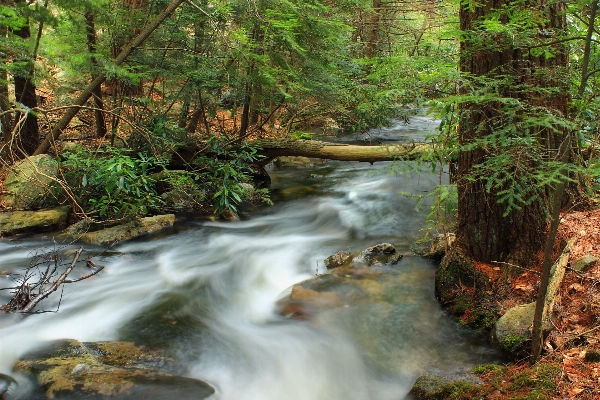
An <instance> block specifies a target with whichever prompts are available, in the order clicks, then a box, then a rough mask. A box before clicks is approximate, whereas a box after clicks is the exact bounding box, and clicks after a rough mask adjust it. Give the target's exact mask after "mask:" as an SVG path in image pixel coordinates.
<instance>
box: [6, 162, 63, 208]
mask: <svg viewBox="0 0 600 400" xmlns="http://www.w3.org/2000/svg"><path fill="white" fill-rule="evenodd" d="M57 175H58V163H57V162H56V160H55V159H54V158H52V157H51V156H49V155H47V154H41V155H39V156H32V157H28V158H26V159H24V160H21V161H19V162H18V163H16V164H15V165H13V166H12V168H11V169H10V172H9V173H8V176H7V178H6V181H5V182H4V190H5V191H6V193H5V194H4V195H3V196H2V198H1V199H0V200H1V201H2V203H3V204H4V206H5V207H7V208H17V209H32V208H37V207H44V206H46V207H47V206H51V205H52V204H55V200H54V198H53V197H52V195H51V193H50V190H51V189H52V187H53V186H54V183H55V179H56V177H57Z"/></svg>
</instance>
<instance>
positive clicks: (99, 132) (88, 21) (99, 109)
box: [85, 11, 106, 138]
mask: <svg viewBox="0 0 600 400" xmlns="http://www.w3.org/2000/svg"><path fill="white" fill-rule="evenodd" d="M85 28H86V36H87V46H88V51H89V52H90V61H91V63H92V80H94V79H95V78H96V76H97V75H98V72H99V70H100V68H99V66H98V60H97V59H96V56H95V54H96V26H95V23H94V13H93V12H91V11H89V12H87V13H86V14H85ZM92 96H93V98H94V108H96V110H94V119H95V120H96V136H97V137H99V138H103V137H104V136H106V121H105V120H104V101H103V99H102V85H99V86H98V87H97V88H95V89H94V91H93V93H92Z"/></svg>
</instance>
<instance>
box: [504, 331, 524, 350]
mask: <svg viewBox="0 0 600 400" xmlns="http://www.w3.org/2000/svg"><path fill="white" fill-rule="evenodd" d="M523 340H524V338H523V337H522V336H520V335H507V336H506V337H505V338H504V340H503V341H502V347H503V348H504V349H505V350H506V351H508V352H509V353H512V352H514V351H515V350H516V349H517V347H519V346H520V345H521V343H523Z"/></svg>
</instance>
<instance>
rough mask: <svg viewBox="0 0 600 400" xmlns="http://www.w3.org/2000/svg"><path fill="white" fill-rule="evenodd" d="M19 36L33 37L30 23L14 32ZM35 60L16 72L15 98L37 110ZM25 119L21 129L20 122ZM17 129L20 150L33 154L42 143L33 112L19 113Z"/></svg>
mask: <svg viewBox="0 0 600 400" xmlns="http://www.w3.org/2000/svg"><path fill="white" fill-rule="evenodd" d="M14 33H15V34H16V35H17V36H19V37H20V38H22V39H23V40H27V39H29V38H30V37H31V30H30V29H29V21H27V22H26V24H25V25H24V26H22V27H21V28H20V29H19V30H16V31H15V32H14ZM34 62H35V60H32V59H29V57H28V58H27V60H26V64H27V67H26V68H23V70H22V71H17V72H15V75H14V80H15V98H16V100H17V103H21V104H23V105H24V106H25V107H27V108H30V109H32V108H35V107H37V106H38V104H37V97H36V95H35V92H36V87H35V84H34V83H33V70H34V68H33V63H34ZM21 119H24V121H23V122H22V124H20V126H19V127H16V125H17V124H19V121H20V120H21ZM15 127H16V128H17V131H18V132H19V140H20V144H19V148H20V149H21V150H22V151H23V152H24V153H25V154H27V155H30V154H32V153H33V152H34V151H35V149H36V147H37V146H38V145H39V143H40V131H39V127H38V121H37V117H36V116H35V114H34V113H33V112H28V113H26V114H25V113H17V115H16V116H15Z"/></svg>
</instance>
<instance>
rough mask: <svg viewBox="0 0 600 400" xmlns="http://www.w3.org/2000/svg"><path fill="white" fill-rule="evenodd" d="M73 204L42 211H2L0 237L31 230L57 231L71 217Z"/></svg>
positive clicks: (0, 214)
mask: <svg viewBox="0 0 600 400" xmlns="http://www.w3.org/2000/svg"><path fill="white" fill-rule="evenodd" d="M70 212H71V206H64V207H58V208H52V209H47V210H40V211H9V212H3V213H0V237H2V236H14V235H17V234H19V233H26V232H31V231H37V232H45V231H56V230H58V229H61V228H63V227H64V226H65V225H66V224H67V222H68V219H69V213H70Z"/></svg>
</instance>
